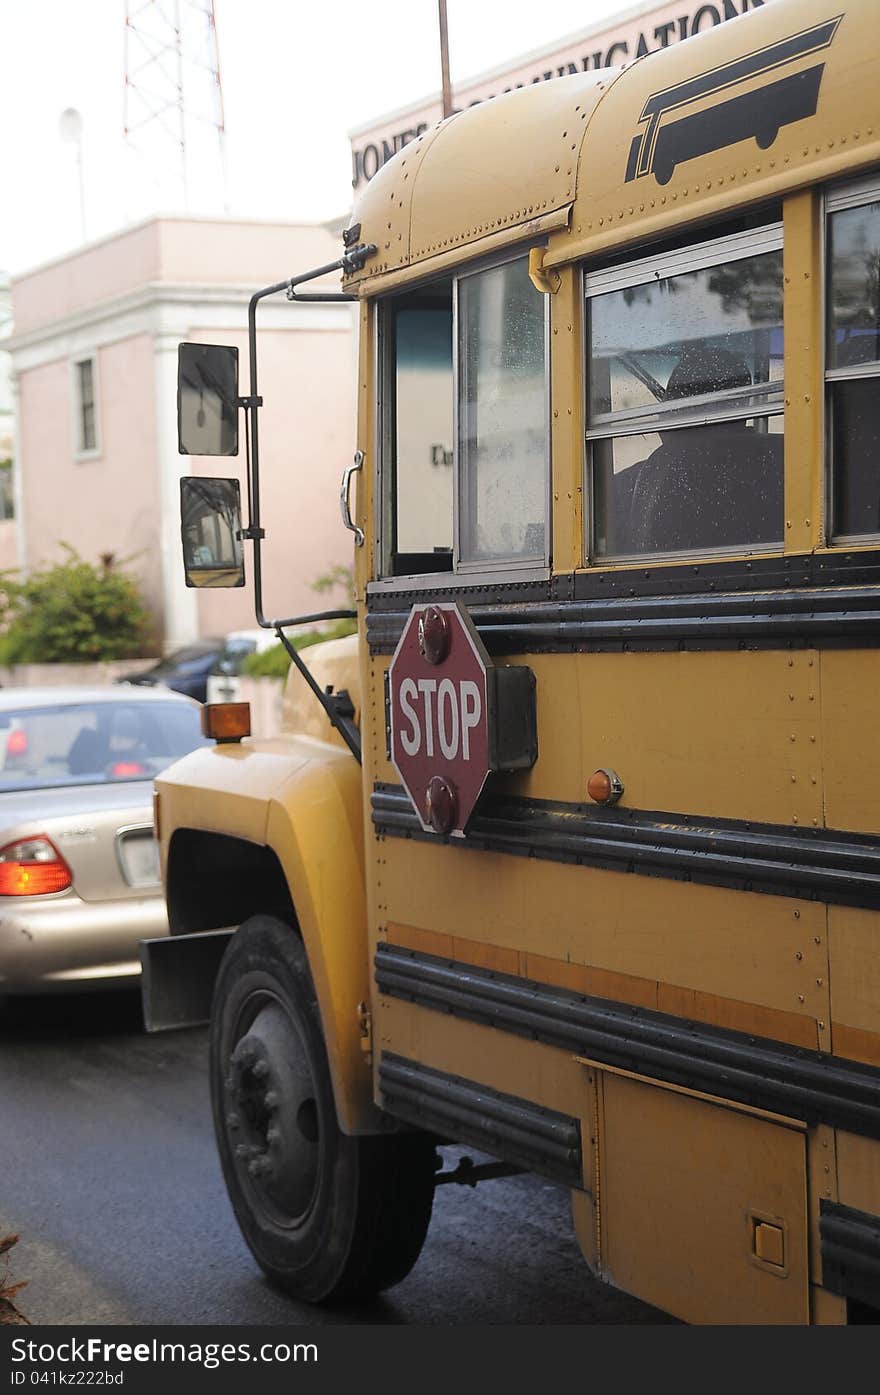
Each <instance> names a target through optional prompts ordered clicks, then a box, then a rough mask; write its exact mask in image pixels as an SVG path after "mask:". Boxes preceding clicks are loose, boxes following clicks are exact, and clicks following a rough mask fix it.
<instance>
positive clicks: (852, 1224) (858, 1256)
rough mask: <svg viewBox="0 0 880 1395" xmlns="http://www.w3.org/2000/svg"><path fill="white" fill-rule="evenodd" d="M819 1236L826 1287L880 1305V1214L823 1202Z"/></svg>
mask: <svg viewBox="0 0 880 1395" xmlns="http://www.w3.org/2000/svg"><path fill="white" fill-rule="evenodd" d="M819 1238H820V1241H821V1247H822V1285H823V1287H824V1288H827V1289H829V1290H830V1291H831V1293H838V1294H840V1295H841V1297H843V1298H857V1299H858V1300H859V1301H860V1302H862V1303H870V1304H871V1305H872V1306H874V1307H878V1306H880V1216H872V1215H869V1213H868V1212H867V1211H856V1210H854V1209H853V1207H851V1206H841V1205H840V1203H839V1202H836V1201H823V1202H821V1204H820V1207H819Z"/></svg>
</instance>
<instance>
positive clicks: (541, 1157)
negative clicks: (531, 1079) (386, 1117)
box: [379, 1052, 582, 1186]
mask: <svg viewBox="0 0 880 1395" xmlns="http://www.w3.org/2000/svg"><path fill="white" fill-rule="evenodd" d="M379 1086H380V1089H381V1091H382V1095H383V1105H384V1108H385V1109H386V1110H387V1111H388V1113H389V1114H393V1115H394V1116H395V1117H396V1118H399V1119H405V1120H406V1121H407V1122H408V1123H411V1124H416V1125H418V1127H419V1128H423V1129H427V1130H428V1131H429V1132H431V1133H439V1134H440V1135H441V1136H443V1137H452V1138H454V1139H455V1140H456V1142H459V1143H469V1144H470V1145H471V1146H472V1147H474V1148H480V1149H482V1150H483V1152H486V1153H491V1154H492V1155H493V1156H494V1157H498V1158H503V1159H504V1160H505V1162H512V1163H518V1164H520V1165H521V1166H522V1167H527V1168H529V1170H530V1171H532V1172H540V1173H541V1174H542V1175H543V1176H545V1177H552V1178H554V1179H555V1180H556V1181H558V1182H566V1183H568V1185H569V1186H580V1184H581V1181H582V1162H581V1135H580V1126H579V1124H578V1121H577V1119H572V1118H570V1117H569V1116H568V1115H567V1114H559V1113H557V1112H556V1111H555V1110H553V1109H544V1108H542V1107H541V1105H537V1104H533V1103H531V1102H530V1101H529V1100H524V1099H520V1098H519V1096H517V1095H505V1094H502V1093H501V1092H500V1091H499V1090H491V1089H489V1087H488V1086H486V1085H477V1084H476V1083H475V1082H474V1081H473V1080H465V1079H463V1078H462V1077H461V1076H457V1075H447V1074H446V1072H445V1071H440V1070H434V1069H432V1068H431V1067H430V1066H423V1065H421V1064H419V1062H418V1061H410V1060H407V1058H406V1057H405V1056H396V1055H393V1054H391V1053H390V1052H383V1053H382V1056H381V1059H380V1062H379Z"/></svg>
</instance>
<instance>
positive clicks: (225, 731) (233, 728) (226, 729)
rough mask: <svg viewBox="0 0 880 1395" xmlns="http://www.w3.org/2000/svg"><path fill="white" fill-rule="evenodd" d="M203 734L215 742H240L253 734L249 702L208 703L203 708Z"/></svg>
mask: <svg viewBox="0 0 880 1395" xmlns="http://www.w3.org/2000/svg"><path fill="white" fill-rule="evenodd" d="M202 734H203V735H204V736H210V737H212V738H213V740H214V741H219V742H223V741H240V740H241V738H242V737H243V736H250V734H251V705H250V703H249V702H208V703H206V704H205V706H204V707H203V708H202Z"/></svg>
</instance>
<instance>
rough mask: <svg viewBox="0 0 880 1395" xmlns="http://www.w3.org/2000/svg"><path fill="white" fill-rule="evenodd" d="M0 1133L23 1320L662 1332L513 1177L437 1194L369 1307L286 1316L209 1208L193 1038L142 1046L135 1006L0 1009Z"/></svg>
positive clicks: (123, 1000) (211, 1195) (128, 1001)
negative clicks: (428, 1216) (641, 1327)
mask: <svg viewBox="0 0 880 1395" xmlns="http://www.w3.org/2000/svg"><path fill="white" fill-rule="evenodd" d="M0 1119H2V1129H0V1175H2V1179H3V1180H2V1189H0V1235H3V1234H5V1233H7V1232H17V1233H18V1234H19V1236H20V1240H19V1243H18V1245H17V1246H16V1247H15V1249H14V1250H13V1251H12V1252H11V1255H10V1272H9V1275H8V1278H9V1279H10V1280H12V1281H13V1282H15V1281H19V1280H25V1279H26V1280H28V1286H27V1288H25V1289H24V1290H23V1291H22V1292H21V1293H20V1294H19V1296H18V1298H17V1300H16V1301H17V1303H18V1306H19V1308H20V1310H21V1311H22V1312H23V1313H24V1314H25V1315H26V1316H27V1317H28V1318H29V1319H30V1321H31V1322H32V1323H35V1324H48V1323H53V1324H54V1323H63V1324H87V1323H126V1324H166V1323H169V1324H203V1323H210V1324H220V1323H222V1324H260V1325H263V1324H268V1325H271V1324H288V1323H299V1324H309V1325H313V1324H329V1323H337V1324H338V1323H343V1324H344V1323H359V1324H362V1323H376V1324H388V1323H407V1324H415V1323H434V1324H465V1323H467V1324H474V1323H476V1324H509V1323H528V1324H542V1325H543V1324H549V1323H557V1324H560V1323H563V1324H573V1323H574V1324H580V1323H582V1324H593V1325H595V1324H616V1325H620V1324H657V1323H666V1322H669V1321H670V1319H668V1318H667V1317H665V1316H664V1315H663V1314H661V1313H658V1312H657V1311H656V1310H655V1309H653V1308H649V1307H647V1306H646V1305H645V1304H643V1303H639V1302H637V1301H636V1300H635V1299H632V1298H629V1297H627V1296H625V1295H623V1294H619V1293H617V1292H615V1291H614V1290H612V1289H609V1288H607V1287H606V1286H605V1285H603V1284H601V1283H599V1282H597V1281H596V1280H595V1279H593V1278H592V1277H591V1275H590V1273H589V1271H588V1269H587V1267H586V1265H585V1264H584V1262H583V1260H582V1258H581V1255H580V1251H579V1249H578V1245H577V1241H576V1239H575V1236H574V1232H573V1228H572V1224H571V1217H570V1207H569V1196H568V1193H567V1192H566V1191H564V1190H563V1189H561V1188H559V1187H557V1186H553V1185H549V1184H547V1183H545V1182H543V1181H542V1180H541V1179H539V1178H536V1177H531V1176H528V1177H526V1176H520V1177H513V1178H506V1179H503V1180H496V1181H490V1182H486V1183H483V1184H481V1185H480V1186H478V1187H477V1188H476V1189H471V1188H467V1187H459V1186H444V1187H441V1188H439V1189H438V1191H437V1196H436V1201H435V1207H434V1217H433V1220H432V1223H431V1230H430V1232H429V1235H428V1240H427V1243H426V1245H425V1248H424V1250H423V1252H422V1255H421V1258H420V1259H419V1262H418V1264H417V1265H416V1266H415V1268H414V1269H413V1271H412V1272H411V1274H410V1275H409V1276H408V1278H407V1279H406V1280H405V1281H404V1282H403V1283H402V1284H399V1285H398V1286H397V1287H396V1288H394V1289H392V1290H390V1291H389V1292H388V1293H386V1294H385V1295H383V1296H382V1297H380V1298H378V1299H376V1300H374V1301H373V1302H371V1303H369V1304H366V1305H361V1306H358V1307H347V1308H325V1309H313V1308H310V1307H308V1306H306V1305H302V1304H296V1303H294V1302H293V1301H292V1300H291V1299H290V1298H288V1297H287V1296H285V1295H284V1294H281V1293H279V1292H277V1291H276V1290H275V1289H273V1288H272V1287H271V1285H270V1284H269V1283H268V1282H267V1281H266V1280H265V1279H264V1278H263V1276H262V1274H261V1272H260V1271H259V1269H258V1268H257V1266H256V1265H255V1263H254V1261H253V1260H252V1259H251V1256H250V1254H249V1252H248V1250H247V1249H246V1247H245V1245H244V1242H243V1240H242V1239H241V1236H240V1234H239V1231H238V1228H237V1226H236V1223H235V1220H234V1218H233V1215H232V1211H231V1209H230V1206H229V1203H228V1200H227V1197H226V1191H225V1188H224V1185H223V1181H222V1177H221V1174H220V1168H219V1164H218V1162H217V1157H216V1153H215V1149H214V1140H213V1133H212V1128H211V1120H210V1105H209V1101H208V1092H207V1033H206V1031H205V1030H203V1029H193V1030H189V1031H184V1032H173V1033H166V1034H161V1035H157V1036H147V1035H146V1034H145V1033H144V1032H143V1030H142V1028H141V1020H140V1003H139V998H138V997H137V995H135V994H129V993H125V994H119V993H115V994H104V995H101V996H88V997H76V998H68V999H58V998H55V999H43V1000H39V1001H28V1002H26V1001H23V1000H21V1001H16V1000H11V1001H9V1002H7V1003H6V1004H3V1005H0ZM445 1151H446V1160H447V1165H450V1164H454V1163H455V1161H456V1160H457V1158H458V1157H459V1156H460V1155H461V1153H462V1152H463V1151H464V1150H461V1149H459V1150H454V1149H447V1150H445ZM0 1277H2V1275H0Z"/></svg>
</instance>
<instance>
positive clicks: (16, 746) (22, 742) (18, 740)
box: [6, 727, 28, 756]
mask: <svg viewBox="0 0 880 1395" xmlns="http://www.w3.org/2000/svg"><path fill="white" fill-rule="evenodd" d="M27 748H28V739H27V732H26V731H25V730H24V729H23V728H22V727H13V728H12V731H11V732H10V733H9V735H8V736H7V738H6V754H7V756H23V755H25V753H26V752H27Z"/></svg>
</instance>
